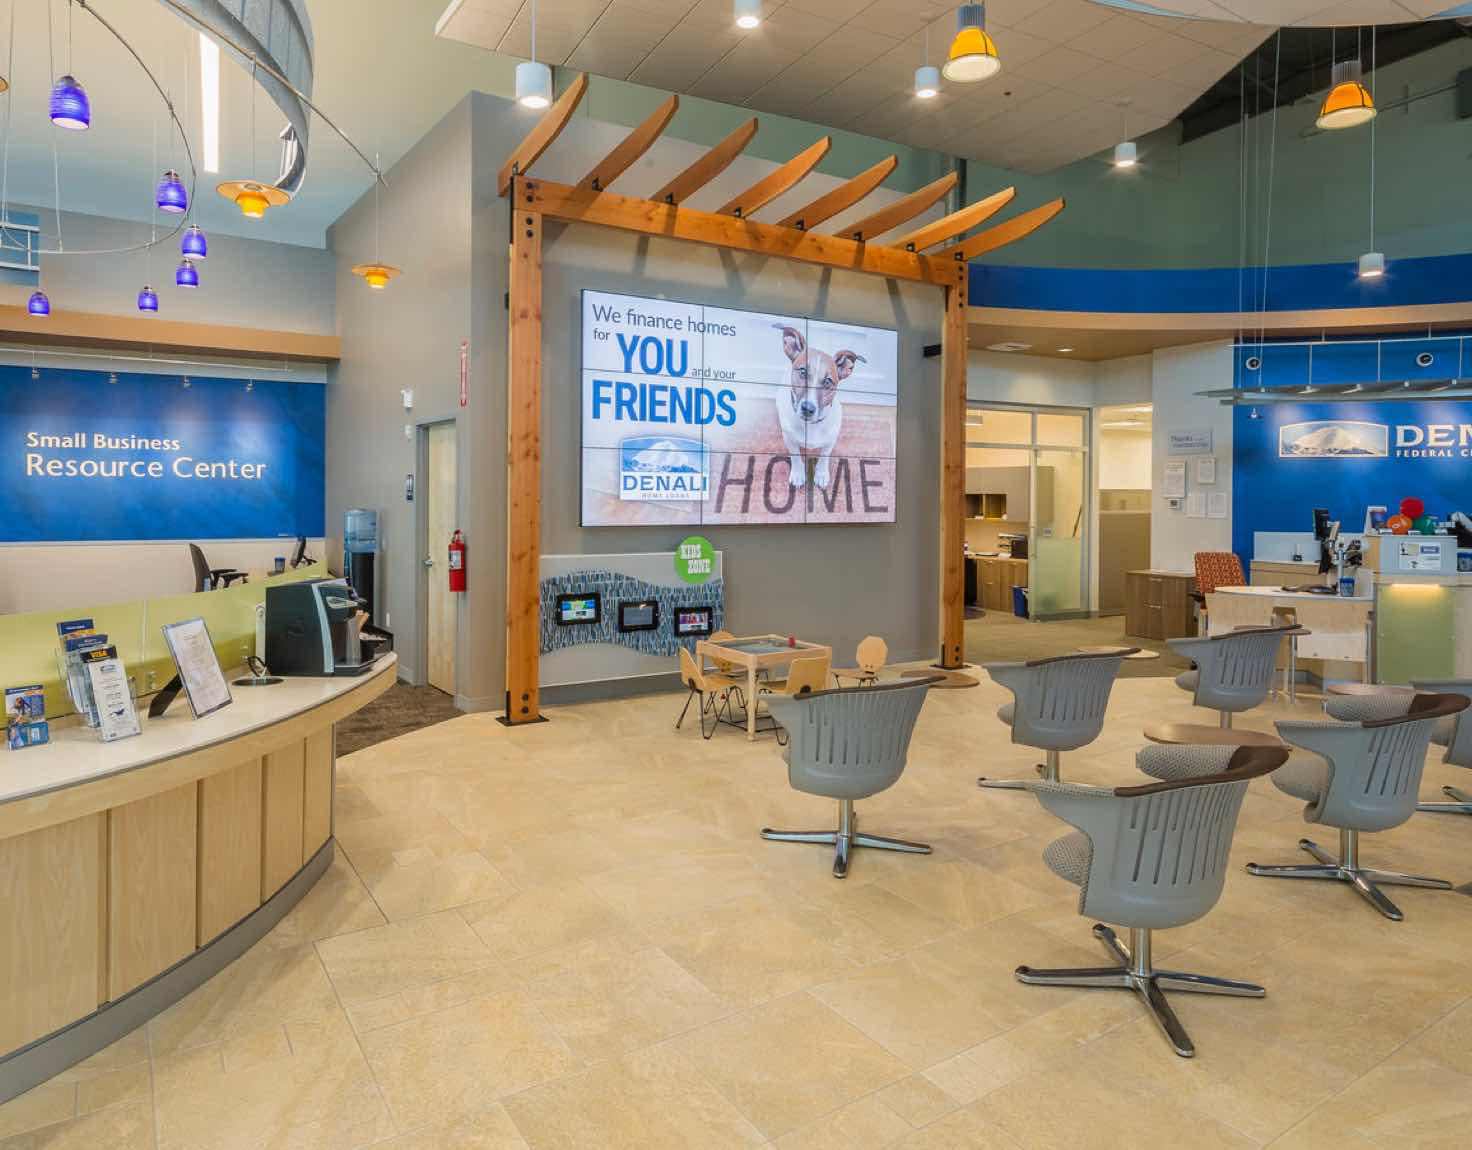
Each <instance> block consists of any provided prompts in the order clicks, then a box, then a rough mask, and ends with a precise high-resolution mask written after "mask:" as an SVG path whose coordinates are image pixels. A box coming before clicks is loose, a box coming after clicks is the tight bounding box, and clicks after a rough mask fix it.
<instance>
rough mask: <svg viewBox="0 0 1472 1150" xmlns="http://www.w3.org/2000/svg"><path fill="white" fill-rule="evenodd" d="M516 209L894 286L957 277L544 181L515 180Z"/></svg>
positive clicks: (902, 260)
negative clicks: (862, 275)
mask: <svg viewBox="0 0 1472 1150" xmlns="http://www.w3.org/2000/svg"><path fill="white" fill-rule="evenodd" d="M514 203H515V206H516V208H517V210H518V211H521V210H526V211H532V212H539V213H542V214H544V215H546V216H549V217H551V218H553V219H558V220H567V221H570V222H573V223H585V224H602V225H603V226H604V227H610V228H619V229H621V230H623V231H628V232H638V233H640V234H642V235H647V236H664V237H666V238H668V239H675V240H690V241H692V242H694V243H705V244H711V245H713V246H715V247H721V248H730V249H732V250H735V251H745V252H754V253H756V254H759V255H767V256H777V257H780V258H782V259H789V260H800V261H802V262H804V263H810V264H821V265H823V266H824V267H832V268H845V269H848V270H850V271H861V272H870V273H872V274H874V275H883V276H890V277H892V278H894V279H903V280H914V281H918V282H921V283H954V282H955V278H956V272H955V264H954V263H953V262H951V261H948V260H940V259H938V258H936V257H935V256H922V255H917V254H915V253H914V252H905V251H900V250H899V249H898V248H886V247H880V246H879V245H877V244H859V243H855V242H854V241H853V240H847V239H844V238H843V237H841V236H826V235H819V234H818V233H816V232H800V231H798V230H797V229H796V228H784V227H780V226H778V225H777V224H763V223H758V222H756V221H755V220H747V219H740V218H738V217H736V216H723V215H720V214H718V213H715V212H701V211H696V210H695V209H693V208H680V207H676V206H675V205H673V204H661V203H656V202H655V201H653V200H641V199H635V198H633V197H630V196H620V195H617V194H616V193H614V192H585V191H582V190H580V189H578V188H574V187H569V186H568V185H567V184H554V183H552V182H550V181H548V180H537V179H531V178H526V177H521V178H518V179H517V181H516V183H515V199H514Z"/></svg>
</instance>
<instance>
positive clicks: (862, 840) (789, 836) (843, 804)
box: [762, 799, 930, 878]
mask: <svg viewBox="0 0 1472 1150" xmlns="http://www.w3.org/2000/svg"><path fill="white" fill-rule="evenodd" d="M858 823H859V816H858V814H857V813H855V811H854V801H853V799H839V800H838V829H837V830H836V831H775V830H773V829H772V828H771V827H763V828H762V838H764V839H766V840H767V841H769V842H774V843H817V844H819V845H821V846H831V847H832V848H833V877H834V878H847V877H848V864H849V859H850V857H851V856H852V855H853V852H854V849H855V848H856V847H870V848H872V849H874V850H881V851H901V852H903V853H904V854H913V855H928V854H929V853H930V847H929V846H928V845H927V844H925V843H912V842H906V841H905V840H904V839H887V838H882V837H880V836H879V835H865V834H860V833H859V832H858V830H857V829H856V828H857V827H858Z"/></svg>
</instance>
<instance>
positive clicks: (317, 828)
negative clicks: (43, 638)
mask: <svg viewBox="0 0 1472 1150" xmlns="http://www.w3.org/2000/svg"><path fill="white" fill-rule="evenodd" d="M396 665H397V659H396V657H395V656H394V655H392V654H389V655H385V656H383V657H382V658H381V659H380V660H379V661H378V664H377V665H376V666H375V667H374V668H373V670H371V671H369V672H367V673H365V674H363V675H360V676H356V677H352V678H347V677H344V678H333V679H325V678H288V679H286V680H284V681H283V682H281V683H278V684H275V685H272V686H269V687H250V688H245V687H233V688H232V689H231V690H232V694H233V695H234V698H235V701H234V702H233V703H232V704H231V705H230V706H228V707H225V708H224V709H223V710H220V711H217V712H215V713H214V714H212V715H206V716H205V717H204V718H202V719H194V718H192V717H191V716H190V714H189V705H188V703H187V702H186V701H185V700H184V698H183V697H182V696H181V697H180V698H179V699H178V700H177V701H176V702H175V703H174V705H173V706H172V707H171V708H170V709H169V711H168V713H167V714H165V715H164V716H163V717H162V718H158V719H148V718H146V717H145V718H144V719H143V733H142V734H141V735H138V736H136V737H134V738H131V739H123V740H121V741H119V742H116V743H101V742H99V741H98V740H97V736H96V733H95V732H93V731H91V730H89V729H88V728H86V727H82V726H73V727H69V728H62V729H59V730H53V732H52V742H51V743H50V744H49V745H47V746H42V747H30V748H27V749H26V750H22V751H0V1102H4V1101H6V1100H7V1099H10V1098H13V1097H14V1096H15V1095H17V1094H20V1093H21V1092H23V1091H25V1090H28V1089H30V1088H31V1087H32V1086H34V1085H36V1084H37V1083H40V1082H42V1081H45V1079H47V1078H49V1077H51V1076H52V1075H54V1074H56V1073H58V1072H59V1071H61V1070H63V1069H65V1068H66V1067H68V1066H70V1065H72V1064H73V1063H75V1062H77V1061H79V1060H81V1059H83V1058H86V1057H87V1056H88V1055H91V1054H93V1053H95V1052H96V1051H98V1050H100V1049H102V1048H103V1047H104V1046H106V1045H107V1044H108V1043H110V1042H112V1041H114V1040H116V1039H118V1038H120V1037H122V1036H123V1035H124V1034H127V1033H128V1032H130V1031H131V1030H133V1029H135V1028H136V1027H137V1026H139V1025H140V1024H141V1023H142V1022H144V1021H146V1020H147V1019H149V1018H151V1017H152V1016H153V1015H155V1014H157V1013H158V1012H159V1011H161V1010H162V1009H163V1008H164V1007H166V1006H168V1005H169V1004H171V1003H173V1002H175V1001H177V1000H178V999H179V998H182V997H183V996H184V995H185V994H187V993H189V991H191V990H193V989H194V988H195V987H196V986H198V985H199V984H200V983H202V982H204V981H205V980H206V979H207V978H209V977H210V976H211V975H212V974H214V973H215V972H217V971H218V970H220V969H222V968H223V967H224V966H225V965H226V964H228V963H229V962H230V961H231V960H232V959H234V958H237V957H239V955H241V954H242V953H244V952H245V950H246V949H247V948H249V947H250V945H251V944H252V943H254V942H255V941H256V940H257V939H259V938H260V937H261V936H262V935H264V934H265V933H266V932H267V931H269V930H270V929H271V927H272V926H274V925H275V924H276V923H277V922H279V921H280V919H281V918H282V916H284V915H285V914H286V912H287V911H288V910H290V909H291V907H292V906H293V905H295V903H296V902H297V901H298V900H299V899H300V898H301V897H302V895H304V894H305V893H306V892H307V891H308V890H310V889H311V887H312V884H313V883H315V882H316V881H317V879H318V878H319V877H320V876H321V875H322V873H323V872H324V871H325V870H326V869H327V866H328V864H329V863H330V862H331V861H332V853H333V839H332V784H333V779H332V776H333V769H334V755H335V752H334V746H333V724H334V723H336V722H337V721H338V720H339V719H342V718H344V717H346V716H347V715H349V714H351V713H352V712H354V711H356V710H358V709H359V708H360V707H362V706H363V705H364V704H366V703H368V702H370V701H371V700H373V699H375V698H377V697H378V696H379V695H381V694H383V692H384V691H386V690H388V688H389V687H390V686H392V685H393V682H394V669H395V667H396Z"/></svg>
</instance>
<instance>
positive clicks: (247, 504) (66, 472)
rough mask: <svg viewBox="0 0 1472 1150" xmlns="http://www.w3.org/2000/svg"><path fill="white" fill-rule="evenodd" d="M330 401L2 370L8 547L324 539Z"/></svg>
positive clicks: (262, 384)
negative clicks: (166, 540)
mask: <svg viewBox="0 0 1472 1150" xmlns="http://www.w3.org/2000/svg"><path fill="white" fill-rule="evenodd" d="M325 391H326V389H325V388H324V387H323V386H322V385H321V384H315V383H286V382H283V381H280V380H253V381H249V382H247V381H246V380H243V379H204V378H197V377H195V378H191V379H190V380H189V386H188V387H185V386H184V380H183V379H182V378H181V377H179V376H177V375H145V374H141V373H133V372H121V371H120V372H117V373H116V375H109V373H107V372H98V371H72V370H70V369H64V368H63V369H58V368H42V369H40V370H39V371H38V372H37V373H35V375H34V376H33V374H32V371H31V369H30V368H22V367H0V508H3V509H4V510H3V513H0V542H3V543H47V542H72V541H98V540H135V539H184V540H199V539H271V538H278V537H280V538H294V537H297V536H306V537H307V538H309V539H310V538H315V537H320V536H321V535H322V533H323V517H324V514H325V508H324V500H325V496H324V473H325V465H324V458H325V457H324V442H325V435H326V427H327V417H326V396H325Z"/></svg>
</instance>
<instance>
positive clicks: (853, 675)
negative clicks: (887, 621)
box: [833, 635, 889, 687]
mask: <svg viewBox="0 0 1472 1150" xmlns="http://www.w3.org/2000/svg"><path fill="white" fill-rule="evenodd" d="M854 657H855V660H856V661H857V663H858V666H857V667H835V668H834V670H833V681H834V682H835V683H837V684H838V685H839V686H840V687H841V686H843V681H844V680H845V679H852V680H853V681H854V682H855V683H856V684H858V686H860V687H872V686H873V685H874V684H875V683H877V682H879V672H880V671H882V670H884V663H885V660H886V659H888V658H889V644H888V643H886V642H885V641H884V640H883V639H881V638H880V637H879V636H878V635H869V636H866V637H865V638H864V640H863V641H862V642H860V643H859V649H858V650H857V651H856V652H855V653H854Z"/></svg>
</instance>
